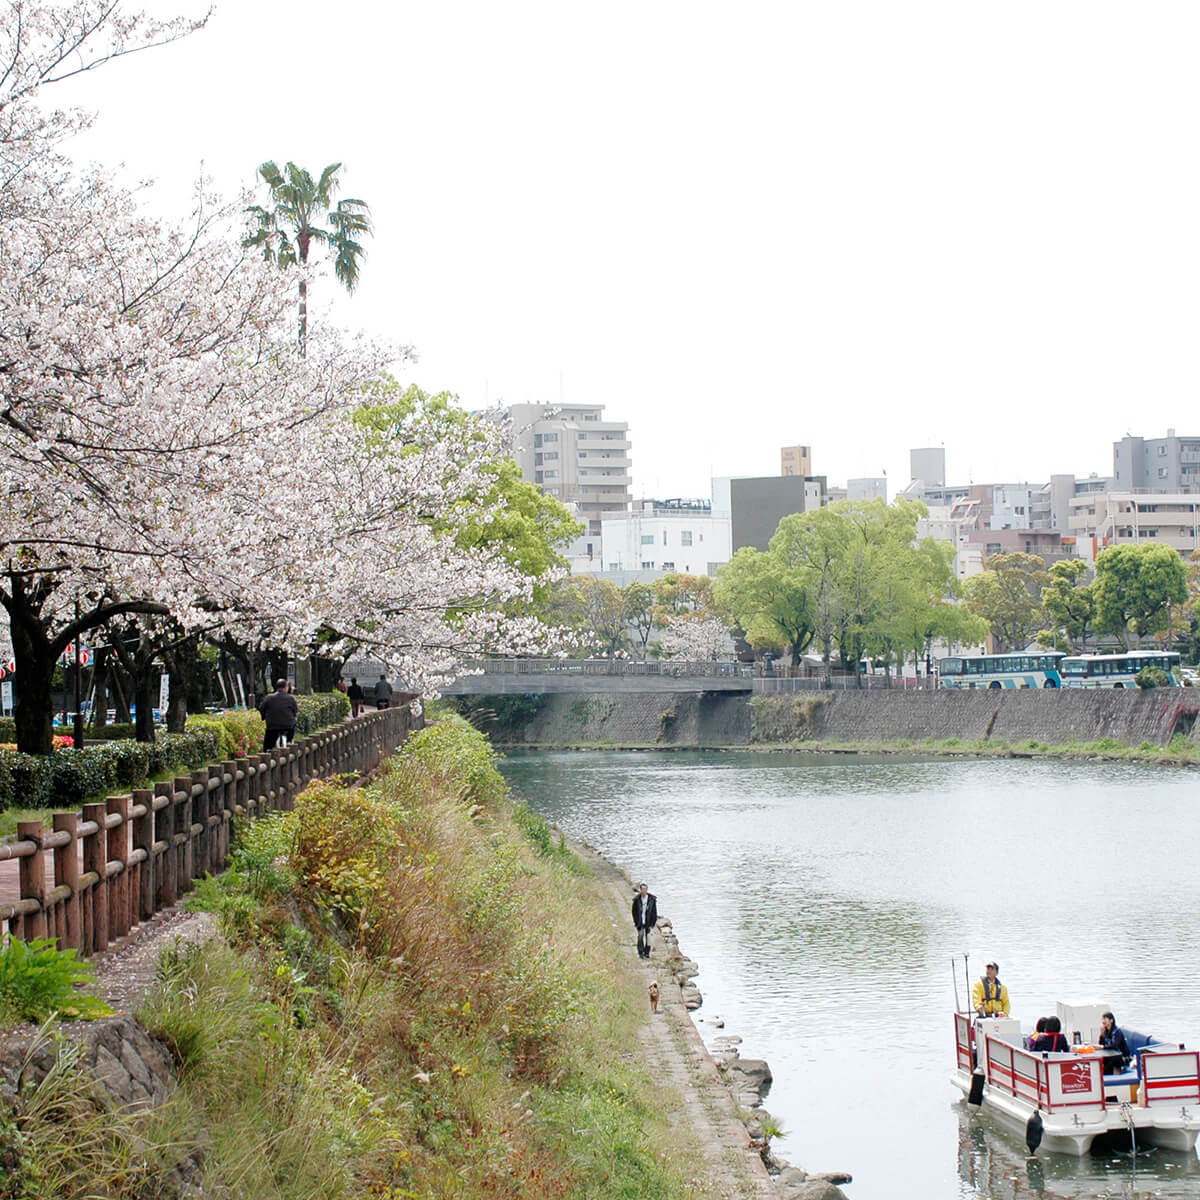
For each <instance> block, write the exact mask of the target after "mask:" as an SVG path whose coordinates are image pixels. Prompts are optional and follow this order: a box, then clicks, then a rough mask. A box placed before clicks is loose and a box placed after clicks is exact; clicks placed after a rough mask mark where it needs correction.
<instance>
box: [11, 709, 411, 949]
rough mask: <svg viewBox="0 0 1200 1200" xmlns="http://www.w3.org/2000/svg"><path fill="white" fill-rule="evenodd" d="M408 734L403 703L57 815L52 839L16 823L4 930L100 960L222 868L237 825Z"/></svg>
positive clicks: (372, 762) (368, 766)
mask: <svg viewBox="0 0 1200 1200" xmlns="http://www.w3.org/2000/svg"><path fill="white" fill-rule="evenodd" d="M413 726H414V720H413V718H412V716H411V714H410V712H409V710H408V708H407V706H405V707H402V708H388V709H384V710H382V711H375V712H370V713H368V714H367V715H365V716H362V717H359V718H357V719H355V720H353V721H346V722H343V723H342V724H340V725H336V726H334V727H332V728H330V729H322V730H319V731H318V732H317V733H313V734H309V735H308V736H307V737H303V738H299V739H297V741H296V742H294V743H293V744H292V745H290V746H288V747H286V748H283V749H277V750H272V751H270V752H269V753H266V754H256V755H252V756H251V757H248V758H242V759H237V760H234V761H230V762H223V763H214V764H212V765H210V766H207V767H204V768H202V769H200V770H197V771H193V772H192V773H191V774H190V775H183V776H179V777H178V778H176V779H174V780H171V781H164V782H162V783H158V784H155V785H154V787H153V789H145V790H141V791H135V792H133V793H132V794H130V795H127V796H110V797H109V798H108V799H107V800H106V801H105V802H103V803H100V804H85V805H84V806H83V811H82V812H80V813H74V812H59V813H54V819H53V830H52V831H47V830H46V829H45V828H44V827H43V823H42V822H41V821H22V822H20V823H19V824H18V825H17V840H16V841H15V842H10V843H8V844H7V845H0V868H3V866H4V864H5V862H6V860H13V859H15V860H17V861H16V866H17V872H18V875H19V882H20V899H18V900H17V901H16V902H15V903H9V904H0V922H3V923H4V925H5V926H6V927H7V930H8V934H9V936H12V937H19V938H22V939H23V940H26V941H28V940H29V939H31V938H37V937H52V938H57V939H58V943H59V946H60V947H63V948H66V947H74V948H75V949H76V950H78V951H79V954H80V956H81V957H86V956H88V955H92V954H98V953H101V952H103V951H104V950H105V949H107V948H108V946H109V945H110V944H111V943H113V942H115V941H116V940H117V939H118V938H121V937H124V936H125V935H126V934H127V933H128V932H129V931H130V929H132V928H133V926H135V925H137V924H138V923H139V922H141V921H145V920H148V919H149V918H150V917H152V916H154V914H155V913H157V912H159V911H160V910H161V909H164V908H169V907H170V906H171V905H172V904H174V903H175V902H176V901H177V900H178V899H179V897H180V896H181V895H183V894H184V893H185V892H188V891H190V890H191V888H192V886H193V881H194V880H196V879H199V878H202V877H203V876H204V875H206V874H216V873H217V872H218V871H221V870H223V869H224V867H225V866H226V864H227V862H228V858H229V835H230V825H231V823H232V821H233V819H234V817H242V816H247V817H256V816H258V815H260V814H261V813H264V812H272V811H281V810H286V809H290V808H291V807H292V806H293V803H294V800H295V797H296V795H297V793H299V792H300V791H302V790H303V788H304V787H305V786H306V785H307V784H309V783H310V782H312V780H314V779H323V778H327V777H329V776H332V775H341V774H351V775H355V776H361V775H364V774H366V773H368V772H370V771H372V770H374V769H375V768H376V767H377V766H378V765H379V763H380V761H381V760H382V759H383V757H384V756H385V755H386V754H387V753H389V752H390V751H391V750H394V749H395V748H396V747H397V746H399V745H400V744H401V743H402V742H403V741H404V740H405V738H407V737H408V734H409V732H410V730H411V729H412V728H413ZM51 868H52V869H51ZM9 869H11V868H9ZM10 894H11V893H10Z"/></svg>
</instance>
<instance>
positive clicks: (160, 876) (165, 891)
mask: <svg viewBox="0 0 1200 1200" xmlns="http://www.w3.org/2000/svg"><path fill="white" fill-rule="evenodd" d="M154 798H155V801H156V803H158V802H161V801H163V800H165V801H166V803H165V804H161V803H160V807H159V808H158V809H157V810H156V811H155V814H154V840H155V843H156V844H157V845H159V846H160V847H161V849H160V850H159V860H158V870H157V871H155V873H154V877H155V882H156V884H157V885H158V886H157V891H156V894H155V901H156V903H157V905H158V907H159V908H169V907H170V906H171V905H172V904H174V903H175V901H176V899H177V898H178V896H179V849H178V847H177V846H176V845H175V789H174V788H173V787H172V786H171V784H170V783H168V782H165V781H164V782H162V783H156V784H155V785H154Z"/></svg>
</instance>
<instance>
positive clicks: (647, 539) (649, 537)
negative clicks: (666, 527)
mask: <svg viewBox="0 0 1200 1200" xmlns="http://www.w3.org/2000/svg"><path fill="white" fill-rule="evenodd" d="M642 545H643V546H653V545H654V534H652V533H643V534H642Z"/></svg>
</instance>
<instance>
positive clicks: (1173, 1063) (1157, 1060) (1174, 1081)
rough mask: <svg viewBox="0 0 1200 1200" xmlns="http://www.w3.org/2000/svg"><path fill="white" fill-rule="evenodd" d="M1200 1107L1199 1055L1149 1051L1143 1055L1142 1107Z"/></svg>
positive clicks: (1189, 1051)
mask: <svg viewBox="0 0 1200 1200" xmlns="http://www.w3.org/2000/svg"><path fill="white" fill-rule="evenodd" d="M1185 1101H1188V1102H1190V1103H1192V1104H1200V1051H1196V1050H1185V1049H1184V1048H1183V1047H1182V1046H1181V1047H1180V1048H1179V1049H1178V1050H1159V1049H1158V1048H1157V1047H1156V1048H1154V1049H1147V1050H1144V1051H1143V1052H1142V1103H1143V1104H1144V1105H1145V1106H1146V1107H1147V1108H1153V1107H1154V1106H1155V1105H1159V1104H1183V1103H1184V1102H1185Z"/></svg>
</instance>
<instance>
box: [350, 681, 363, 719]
mask: <svg viewBox="0 0 1200 1200" xmlns="http://www.w3.org/2000/svg"><path fill="white" fill-rule="evenodd" d="M346 698H347V699H348V700H349V701H350V715H351V716H352V717H361V716H362V711H363V709H364V708H365V707H366V705H365V704H364V703H363V702H364V701H365V700H366V696H365V695H364V694H363V690H362V686H361V685H360V684H359V682H358V680H357V679H351V680H350V686H349V687H348V688H347V689H346Z"/></svg>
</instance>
